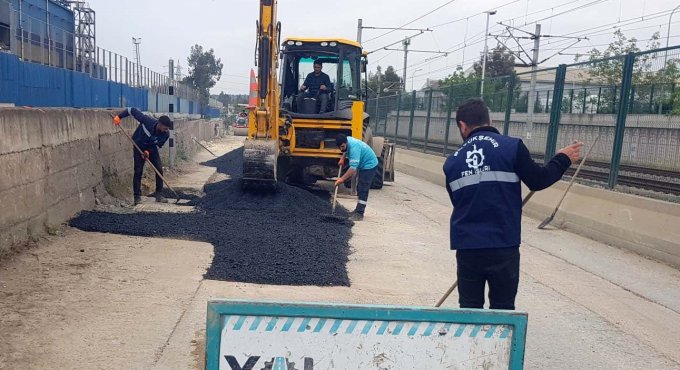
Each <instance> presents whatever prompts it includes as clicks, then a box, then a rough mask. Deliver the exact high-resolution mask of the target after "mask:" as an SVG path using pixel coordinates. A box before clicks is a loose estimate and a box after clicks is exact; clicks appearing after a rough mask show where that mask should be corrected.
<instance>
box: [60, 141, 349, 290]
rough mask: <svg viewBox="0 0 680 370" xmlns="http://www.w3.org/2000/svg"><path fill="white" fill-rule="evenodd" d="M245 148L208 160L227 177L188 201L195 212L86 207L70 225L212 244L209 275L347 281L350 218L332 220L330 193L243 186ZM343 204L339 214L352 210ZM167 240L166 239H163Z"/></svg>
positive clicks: (263, 279) (233, 278)
mask: <svg viewBox="0 0 680 370" xmlns="http://www.w3.org/2000/svg"><path fill="white" fill-rule="evenodd" d="M242 158H243V151H242V149H241V150H235V151H232V152H230V153H227V154H225V155H224V156H222V157H219V158H216V159H214V160H211V161H209V162H206V163H204V165H209V166H214V167H216V168H217V171H218V172H221V173H224V174H226V175H228V176H229V177H230V179H228V180H224V181H220V182H216V183H212V184H208V185H206V188H205V192H206V194H205V196H203V197H201V198H197V199H194V200H192V201H191V202H190V203H189V204H191V205H195V206H196V208H197V209H198V211H197V212H194V213H134V214H116V213H107V212H83V213H81V214H80V215H79V216H78V217H77V218H75V219H73V220H71V226H73V227H76V228H79V229H81V230H85V231H97V232H106V233H116V234H125V235H135V236H147V237H149V236H150V237H159V238H176V239H188V240H197V241H205V242H209V243H211V244H212V245H213V246H214V255H215V256H214V258H213V261H212V265H211V266H210V268H209V269H208V271H207V272H206V274H205V277H206V278H207V279H212V280H224V281H238V282H246V283H260V284H280V285H319V286H329V285H344V286H348V285H349V278H348V276H347V269H346V263H347V255H348V253H349V243H348V242H349V238H350V236H351V226H352V225H351V222H349V221H348V222H326V221H324V219H323V218H322V217H321V214H323V213H330V208H331V205H330V202H329V201H328V194H327V193H326V192H321V191H313V190H310V189H303V188H298V187H294V186H290V185H287V184H279V185H278V191H277V192H276V193H275V194H274V193H252V192H244V191H243V190H242V188H241V181H240V178H239V177H240V175H241V169H242ZM346 212H347V211H346V210H344V209H341V208H340V207H338V209H336V213H337V214H340V215H346ZM158 242H159V243H162V240H158Z"/></svg>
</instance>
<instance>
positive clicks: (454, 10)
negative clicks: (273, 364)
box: [89, 0, 680, 94]
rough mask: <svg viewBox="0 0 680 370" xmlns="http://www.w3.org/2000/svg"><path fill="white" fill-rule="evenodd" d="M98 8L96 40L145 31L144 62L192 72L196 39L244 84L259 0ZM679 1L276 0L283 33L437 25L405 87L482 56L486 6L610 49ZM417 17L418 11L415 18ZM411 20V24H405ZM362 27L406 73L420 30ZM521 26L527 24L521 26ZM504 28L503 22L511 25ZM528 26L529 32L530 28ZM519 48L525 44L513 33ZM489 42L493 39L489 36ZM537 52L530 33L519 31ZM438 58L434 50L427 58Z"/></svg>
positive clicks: (553, 49) (106, 43)
mask: <svg viewBox="0 0 680 370" xmlns="http://www.w3.org/2000/svg"><path fill="white" fill-rule="evenodd" d="M89 4H90V7H91V8H92V9H94V10H95V11H96V36H97V46H99V47H101V48H103V49H107V50H111V51H114V52H117V53H119V54H122V55H126V56H128V57H130V58H132V57H133V55H134V52H133V43H132V38H133V37H138V38H141V39H142V40H141V45H140V54H141V60H142V64H143V65H145V66H147V67H150V68H151V69H152V70H154V71H157V72H165V71H167V65H168V59H170V58H172V59H175V60H179V63H180V65H182V66H183V67H184V73H185V74H186V73H187V62H186V59H187V56H188V55H189V51H190V47H191V46H192V45H194V44H200V45H202V46H203V47H204V48H206V49H211V48H212V49H214V50H215V54H216V55H217V57H219V58H221V59H222V63H224V69H223V71H222V78H221V79H220V81H218V83H217V86H215V88H213V89H212V91H211V92H212V93H219V92H220V91H224V92H225V93H231V94H247V93H248V81H249V79H248V78H249V74H250V69H251V68H253V66H254V63H253V58H254V48H255V21H256V20H257V18H258V12H259V3H258V2H257V1H253V0H222V1H220V0H192V1H186V0H184V1H179V0H117V1H111V0H89ZM678 5H680V1H677V0H570V1H565V0H476V1H472V0H453V1H451V0H420V1H415V0H370V1H369V0H344V1H325V0H317V1H309V0H279V1H278V10H279V14H278V20H279V21H280V22H281V23H282V33H283V35H282V39H284V38H286V37H287V36H304V37H342V38H347V39H352V40H355V39H356V37H357V20H358V19H359V18H361V19H363V25H364V26H367V27H405V28H419V29H420V28H422V29H427V28H429V29H431V30H432V31H430V32H424V33H422V34H420V35H418V36H417V37H414V38H413V39H412V41H411V45H410V49H411V50H422V51H448V52H449V53H448V54H447V55H446V56H443V55H441V54H435V53H420V52H410V53H409V54H408V63H407V81H406V86H407V88H408V89H410V88H411V86H412V85H413V86H414V87H415V88H416V89H418V88H420V87H421V86H422V85H424V84H425V83H426V81H427V79H441V78H443V77H446V76H447V75H448V74H450V73H451V72H453V71H454V70H455V68H456V66H458V65H461V64H462V65H463V67H464V68H468V67H469V66H471V65H472V63H474V61H475V60H478V59H479V56H480V53H481V52H482V51H483V48H484V34H485V32H484V31H485V22H486V17H487V16H486V14H484V11H488V10H496V11H497V13H496V14H495V15H492V16H490V26H489V33H490V34H501V33H503V32H504V30H505V26H503V25H499V24H498V22H503V23H504V24H505V25H511V26H513V27H517V28H519V29H521V30H526V31H529V32H533V31H534V29H535V24H536V23H537V22H538V23H540V24H541V27H542V34H546V35H554V36H562V35H568V36H572V37H574V36H587V37H588V38H589V39H588V40H581V41H580V42H578V43H577V44H575V45H574V46H572V47H571V48H569V49H567V50H565V51H564V53H565V54H575V53H583V52H586V51H588V50H590V49H592V48H593V47H597V48H599V49H601V50H602V49H604V48H606V47H607V44H608V43H609V42H611V41H612V39H613V32H614V29H615V27H620V28H621V29H622V30H623V32H624V34H625V35H626V36H628V37H636V38H637V39H639V40H641V41H640V42H639V45H640V46H642V47H643V48H644V45H646V43H647V41H644V40H647V39H649V38H650V37H651V35H652V34H653V33H654V32H656V31H659V32H660V33H661V36H662V40H661V44H662V46H663V45H664V44H665V42H666V34H667V27H668V22H669V14H670V11H671V10H672V9H673V8H674V7H676V6H678ZM678 13H679V14H676V15H675V16H674V17H673V18H672V24H671V32H670V39H669V41H670V45H677V44H680V10H679V11H678ZM414 20H415V21H414ZM411 21H414V22H412V23H410V24H408V25H407V26H404V25H405V24H407V23H409V22H411ZM387 32H388V31H386V30H375V29H364V30H363V35H362V40H363V46H364V49H365V50H367V51H369V52H370V54H369V70H375V68H376V66H378V65H380V66H382V67H383V70H384V68H386V67H387V66H390V65H391V66H394V67H395V69H396V70H397V73H398V74H399V75H402V70H403V66H404V55H403V52H402V51H388V50H384V47H385V46H387V45H389V44H392V43H396V44H395V45H394V46H392V47H391V48H401V42H400V40H402V39H403V38H405V37H408V36H412V35H414V34H416V33H418V32H417V31H405V30H398V31H393V32H390V33H388V34H385V33H387ZM515 33H516V36H518V35H521V34H522V32H520V31H515ZM505 34H506V35H507V32H506V33H505ZM524 36H527V35H526V34H524ZM575 41H576V40H574V39H565V38H557V37H553V38H548V37H544V38H542V40H541V47H540V49H539V50H540V57H539V59H544V58H545V57H549V56H551V55H553V54H556V53H558V52H560V51H561V50H562V48H564V47H566V46H569V45H571V44H572V43H573V42H575ZM508 42H509V44H508V46H510V47H511V48H513V49H519V48H518V47H517V45H516V44H515V43H513V41H511V40H509V41H508ZM488 43H489V48H492V47H494V46H495V45H496V40H495V39H494V38H492V37H489V38H488ZM521 43H522V45H523V46H525V48H526V50H527V51H528V52H529V53H531V48H532V46H531V44H532V41H531V40H521ZM429 58H434V59H432V60H426V59H429ZM573 59H574V56H573V55H557V56H555V57H553V58H551V59H549V60H548V61H546V62H545V63H544V64H543V65H542V66H545V67H548V66H554V65H557V64H560V63H569V62H571V61H573Z"/></svg>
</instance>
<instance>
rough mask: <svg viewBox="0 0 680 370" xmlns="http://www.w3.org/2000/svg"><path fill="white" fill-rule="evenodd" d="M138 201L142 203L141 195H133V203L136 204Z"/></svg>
mask: <svg viewBox="0 0 680 370" xmlns="http://www.w3.org/2000/svg"><path fill="white" fill-rule="evenodd" d="M140 203H142V197H140V196H139V195H135V203H134V204H135V205H138V204H140Z"/></svg>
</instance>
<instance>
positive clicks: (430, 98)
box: [423, 88, 433, 153]
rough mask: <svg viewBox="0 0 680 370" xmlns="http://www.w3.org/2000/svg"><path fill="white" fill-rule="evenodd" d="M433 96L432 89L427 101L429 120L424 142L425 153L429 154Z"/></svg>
mask: <svg viewBox="0 0 680 370" xmlns="http://www.w3.org/2000/svg"><path fill="white" fill-rule="evenodd" d="M432 94H433V90H432V88H430V93H429V94H428V101H427V118H426V119H425V141H424V142H423V153H425V152H427V139H428V137H429V136H430V118H431V117H432V100H433V99H432Z"/></svg>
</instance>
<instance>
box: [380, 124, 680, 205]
mask: <svg viewBox="0 0 680 370" xmlns="http://www.w3.org/2000/svg"><path fill="white" fill-rule="evenodd" d="M388 139H390V140H392V141H394V138H393V137H392V138H389V137H388ZM396 143H397V145H398V146H400V147H402V148H406V147H407V146H408V140H407V139H405V138H398V139H397V140H396ZM424 144H425V141H424V140H420V139H411V145H410V148H411V149H412V150H420V151H423V152H424V153H428V154H434V155H448V154H451V153H453V152H454V151H455V149H456V147H455V146H453V145H449V146H447V152H446V153H444V145H443V144H441V143H436V142H428V143H427V148H426V150H423V148H424V147H425V145H424ZM533 157H534V159H535V160H536V161H537V162H543V156H542V155H533ZM609 168H610V164H609V163H606V162H593V161H588V163H586V164H585V165H584V166H583V168H582V169H581V173H580V174H579V177H580V178H581V179H583V180H588V181H589V182H594V183H598V184H606V183H607V181H608V180H609ZM574 171H575V168H574V167H572V168H570V169H569V170H567V173H566V176H569V177H571V176H572V175H573V174H574ZM618 185H622V186H628V187H632V188H637V189H642V190H648V191H654V192H659V193H663V194H671V195H675V196H680V173H678V172H674V171H669V170H661V169H656V168H646V167H639V166H632V165H621V169H620V171H619V178H618Z"/></svg>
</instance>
